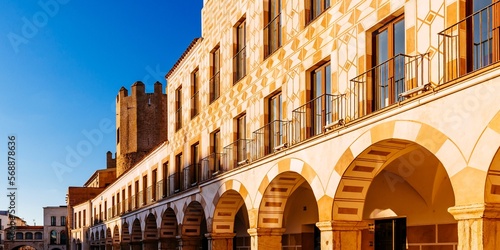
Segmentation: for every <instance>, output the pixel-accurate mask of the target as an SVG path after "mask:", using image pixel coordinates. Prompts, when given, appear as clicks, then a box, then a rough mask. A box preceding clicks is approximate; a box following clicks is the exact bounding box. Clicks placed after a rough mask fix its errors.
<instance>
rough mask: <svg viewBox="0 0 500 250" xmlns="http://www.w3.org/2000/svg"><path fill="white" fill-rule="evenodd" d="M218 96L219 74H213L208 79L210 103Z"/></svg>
mask: <svg viewBox="0 0 500 250" xmlns="http://www.w3.org/2000/svg"><path fill="white" fill-rule="evenodd" d="M219 96H220V72H217V73H215V74H214V75H213V76H212V78H210V103H211V102H213V101H215V100H216V99H217V98H219Z"/></svg>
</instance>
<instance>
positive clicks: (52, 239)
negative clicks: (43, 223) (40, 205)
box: [49, 230, 57, 245]
mask: <svg viewBox="0 0 500 250" xmlns="http://www.w3.org/2000/svg"><path fill="white" fill-rule="evenodd" d="M49 242H50V244H51V245H55V244H57V232H56V231H55V230H52V231H50V241H49Z"/></svg>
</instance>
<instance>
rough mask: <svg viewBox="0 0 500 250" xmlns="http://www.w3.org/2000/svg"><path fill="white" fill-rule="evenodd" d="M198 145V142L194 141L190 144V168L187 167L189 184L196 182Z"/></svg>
mask: <svg viewBox="0 0 500 250" xmlns="http://www.w3.org/2000/svg"><path fill="white" fill-rule="evenodd" d="M199 147H200V144H199V143H195V144H193V145H192V146H191V168H189V177H190V180H189V182H190V184H191V185H195V184H197V183H198V169H199V168H200V155H199Z"/></svg>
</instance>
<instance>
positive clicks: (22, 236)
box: [16, 232, 24, 240]
mask: <svg viewBox="0 0 500 250" xmlns="http://www.w3.org/2000/svg"><path fill="white" fill-rule="evenodd" d="M23 239H24V233H22V232H17V233H16V240H23Z"/></svg>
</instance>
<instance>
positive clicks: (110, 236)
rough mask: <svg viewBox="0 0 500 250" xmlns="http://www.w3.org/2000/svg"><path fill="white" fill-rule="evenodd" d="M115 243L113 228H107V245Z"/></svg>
mask: <svg viewBox="0 0 500 250" xmlns="http://www.w3.org/2000/svg"><path fill="white" fill-rule="evenodd" d="M111 244H113V235H112V234H111V228H109V227H108V228H106V245H111Z"/></svg>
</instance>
